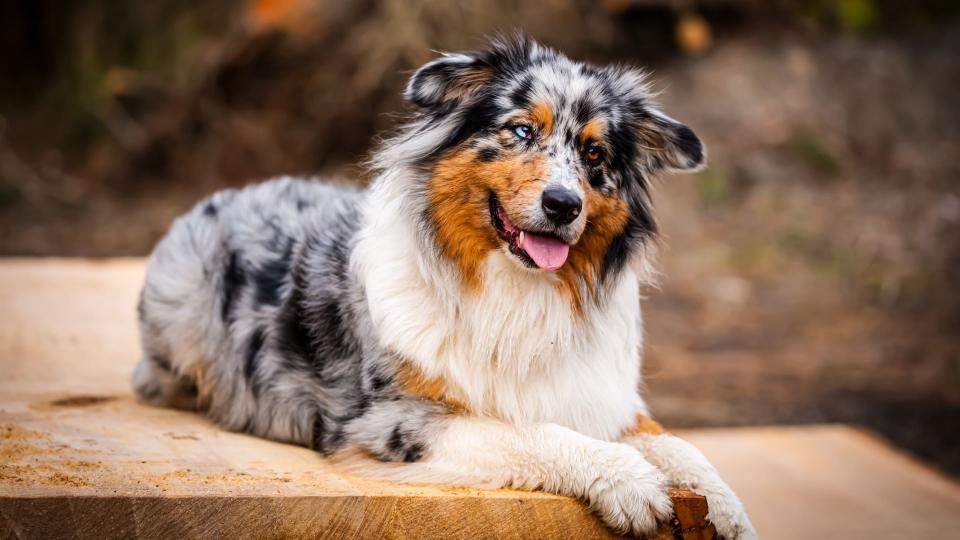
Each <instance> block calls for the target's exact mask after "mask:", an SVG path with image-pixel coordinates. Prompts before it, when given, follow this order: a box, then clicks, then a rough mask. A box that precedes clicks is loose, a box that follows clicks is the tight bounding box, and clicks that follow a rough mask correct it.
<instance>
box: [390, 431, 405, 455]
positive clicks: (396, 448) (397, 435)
mask: <svg viewBox="0 0 960 540" xmlns="http://www.w3.org/2000/svg"><path fill="white" fill-rule="evenodd" d="M387 449H388V450H390V451H391V452H393V453H396V454H399V453H400V452H401V451H403V433H402V432H401V431H400V424H397V425H396V426H394V427H393V431H392V432H391V433H390V439H389V440H387Z"/></svg>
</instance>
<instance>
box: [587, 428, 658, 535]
mask: <svg viewBox="0 0 960 540" xmlns="http://www.w3.org/2000/svg"><path fill="white" fill-rule="evenodd" d="M592 461H593V465H594V466H595V467H594V472H595V474H594V475H593V478H592V480H591V481H589V485H588V487H587V493H586V497H587V500H588V501H589V503H590V506H591V508H593V510H594V511H595V512H596V513H597V514H599V515H600V518H601V519H602V520H603V522H604V523H606V524H607V526H608V527H610V528H612V529H614V530H616V531H617V532H620V533H631V534H634V535H636V536H649V535H651V534H653V533H654V532H656V530H657V523H658V521H666V520H669V519H670V517H671V516H672V515H673V502H672V501H671V500H670V496H669V495H668V494H667V488H666V479H665V477H664V475H663V473H661V472H660V471H659V470H657V469H656V468H655V467H654V466H653V465H651V464H650V463H649V462H647V460H645V459H643V456H641V455H640V454H639V453H638V452H637V451H636V450H634V449H633V448H631V447H629V446H626V445H613V446H610V447H608V448H605V449H604V450H602V451H600V452H597V453H596V454H595V455H594V456H593V460H592Z"/></svg>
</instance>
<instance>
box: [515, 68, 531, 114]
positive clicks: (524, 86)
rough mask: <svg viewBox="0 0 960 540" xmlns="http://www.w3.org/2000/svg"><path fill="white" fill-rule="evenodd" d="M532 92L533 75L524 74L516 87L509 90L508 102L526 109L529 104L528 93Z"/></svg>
mask: <svg viewBox="0 0 960 540" xmlns="http://www.w3.org/2000/svg"><path fill="white" fill-rule="evenodd" d="M532 93H533V76H532V75H524V77H523V78H522V79H520V82H519V83H517V86H516V88H514V89H513V91H512V92H510V103H511V104H512V105H513V106H514V107H515V108H517V109H526V108H527V107H529V106H530V95H531V94H532Z"/></svg>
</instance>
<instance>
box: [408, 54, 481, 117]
mask: <svg viewBox="0 0 960 540" xmlns="http://www.w3.org/2000/svg"><path fill="white" fill-rule="evenodd" d="M492 78H493V69H492V67H491V66H490V64H489V63H488V62H487V61H486V60H485V59H483V58H481V56H480V55H477V54H472V53H457V54H447V55H444V56H441V57H440V58H437V59H436V60H433V61H430V62H428V63H427V64H425V65H424V66H423V67H421V68H420V69H418V70H417V72H416V73H414V74H413V77H411V78H410V82H409V83H408V84H407V90H406V92H405V93H404V95H405V97H406V98H407V99H409V100H410V101H412V102H413V103H415V104H416V105H418V106H420V107H423V108H425V109H433V108H437V107H441V106H449V105H453V104H456V103H458V102H461V101H465V100H467V99H469V98H470V97H472V96H474V95H475V94H476V93H477V92H478V91H479V90H480V89H481V88H483V86H484V85H486V84H487V83H488V82H489V81H490V80H491V79H492Z"/></svg>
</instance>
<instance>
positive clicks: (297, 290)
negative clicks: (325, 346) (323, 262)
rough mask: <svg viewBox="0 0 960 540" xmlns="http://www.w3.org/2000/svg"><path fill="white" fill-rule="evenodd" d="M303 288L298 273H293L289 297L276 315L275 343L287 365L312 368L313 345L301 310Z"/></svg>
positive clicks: (303, 285)
mask: <svg viewBox="0 0 960 540" xmlns="http://www.w3.org/2000/svg"><path fill="white" fill-rule="evenodd" d="M304 287H305V284H304V283H303V281H302V279H301V278H300V276H299V273H298V272H294V276H293V286H292V291H291V292H290V296H289V297H287V301H286V302H285V303H284V304H283V307H281V308H280V312H279V313H278V314H277V334H276V343H277V348H278V349H279V350H280V351H281V352H283V353H285V355H284V358H285V360H287V361H288V363H290V362H292V363H293V364H296V365H302V366H307V367H310V368H313V367H314V361H313V344H312V343H311V337H310V330H309V329H308V328H307V319H306V315H305V313H304V309H303V296H304V292H303V289H304Z"/></svg>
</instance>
